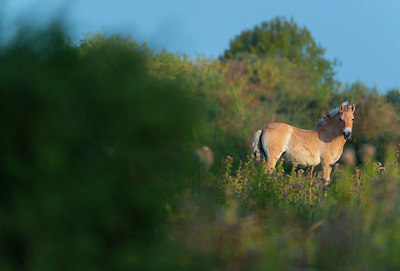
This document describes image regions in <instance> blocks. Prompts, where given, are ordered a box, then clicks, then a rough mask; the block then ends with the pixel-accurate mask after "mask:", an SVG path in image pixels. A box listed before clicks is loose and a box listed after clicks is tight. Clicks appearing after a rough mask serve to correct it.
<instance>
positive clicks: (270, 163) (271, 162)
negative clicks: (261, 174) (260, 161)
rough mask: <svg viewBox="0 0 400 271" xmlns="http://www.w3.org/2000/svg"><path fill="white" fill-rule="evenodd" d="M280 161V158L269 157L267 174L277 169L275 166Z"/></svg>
mask: <svg viewBox="0 0 400 271" xmlns="http://www.w3.org/2000/svg"><path fill="white" fill-rule="evenodd" d="M278 159H279V158H275V157H269V159H268V161H267V168H266V170H265V173H267V172H271V171H273V170H274V169H275V165H276V162H277V161H278Z"/></svg>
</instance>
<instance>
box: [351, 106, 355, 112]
mask: <svg viewBox="0 0 400 271" xmlns="http://www.w3.org/2000/svg"><path fill="white" fill-rule="evenodd" d="M351 109H352V111H353V113H354V111H356V105H355V104H352V105H351Z"/></svg>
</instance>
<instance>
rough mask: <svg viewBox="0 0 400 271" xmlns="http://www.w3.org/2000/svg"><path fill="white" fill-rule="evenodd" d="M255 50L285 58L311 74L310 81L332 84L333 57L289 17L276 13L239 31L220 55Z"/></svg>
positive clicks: (226, 56)
mask: <svg viewBox="0 0 400 271" xmlns="http://www.w3.org/2000/svg"><path fill="white" fill-rule="evenodd" d="M248 53H250V54H255V55H258V56H268V57H272V58H276V59H277V60H279V59H281V58H285V59H288V60H289V61H290V62H292V63H294V64H296V65H298V66H299V67H302V68H305V69H307V70H308V71H309V72H310V73H311V74H312V75H313V79H314V80H313V81H315V82H322V83H325V84H329V85H331V86H333V84H334V79H333V77H334V75H335V71H334V66H335V65H336V60H334V61H330V60H328V59H326V58H325V57H324V53H325V49H324V48H322V47H321V45H319V44H317V42H316V41H315V40H314V38H313V37H312V36H311V33H310V31H309V30H308V29H307V28H305V27H303V28H302V27H299V26H298V25H297V24H296V23H295V22H294V21H293V19H290V21H288V20H286V19H285V18H284V17H277V18H275V19H273V20H271V21H269V22H263V23H261V24H260V25H256V26H255V27H254V28H253V29H251V30H245V31H242V33H241V34H240V35H238V36H236V37H235V38H234V39H233V40H232V41H231V42H230V46H229V49H228V50H225V53H224V56H223V57H222V59H226V58H237V57H238V58H240V57H241V56H242V55H243V54H248Z"/></svg>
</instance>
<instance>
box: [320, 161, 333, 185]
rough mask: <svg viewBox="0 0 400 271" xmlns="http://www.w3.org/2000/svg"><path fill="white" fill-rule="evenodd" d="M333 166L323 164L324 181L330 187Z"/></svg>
mask: <svg viewBox="0 0 400 271" xmlns="http://www.w3.org/2000/svg"><path fill="white" fill-rule="evenodd" d="M331 171H332V166H331V165H330V164H329V163H323V164H322V179H323V180H324V181H325V185H328V184H329V183H330V181H331Z"/></svg>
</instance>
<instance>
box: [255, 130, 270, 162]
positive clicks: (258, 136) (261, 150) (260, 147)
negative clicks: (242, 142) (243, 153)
mask: <svg viewBox="0 0 400 271" xmlns="http://www.w3.org/2000/svg"><path fill="white" fill-rule="evenodd" d="M262 136H263V131H262V130H258V131H257V132H256V133H255V134H254V138H253V154H254V157H255V158H256V160H261V159H262V158H264V157H265V160H268V153H267V151H266V149H265V147H264V143H263V141H262Z"/></svg>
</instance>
